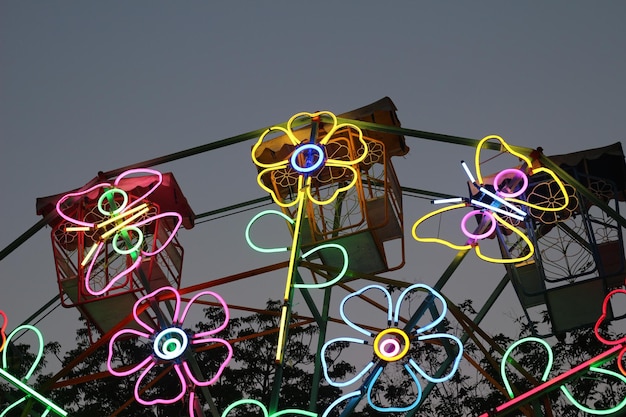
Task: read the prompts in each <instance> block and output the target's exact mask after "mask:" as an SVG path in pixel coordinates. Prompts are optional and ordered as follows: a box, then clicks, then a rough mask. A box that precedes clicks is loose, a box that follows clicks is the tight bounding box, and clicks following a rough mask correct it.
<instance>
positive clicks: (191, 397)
mask: <svg viewBox="0 0 626 417" xmlns="http://www.w3.org/2000/svg"><path fill="white" fill-rule="evenodd" d="M195 399H196V393H195V392H193V391H191V392H190V393H189V417H195V416H196V414H195V412H194V410H193V406H194V401H195Z"/></svg>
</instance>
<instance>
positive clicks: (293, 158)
mask: <svg viewBox="0 0 626 417" xmlns="http://www.w3.org/2000/svg"><path fill="white" fill-rule="evenodd" d="M307 149H310V150H312V151H315V152H317V154H318V158H317V161H315V163H314V164H313V165H311V166H305V167H301V166H300V165H298V155H299V154H300V153H301V152H303V151H306V150H307ZM306 159H307V163H308V162H309V161H308V158H306ZM289 162H290V163H291V167H292V168H293V169H295V170H296V171H298V172H299V173H301V174H308V173H310V172H313V171H315V170H316V169H318V168H319V167H321V166H322V164H323V163H324V149H323V148H322V147H321V146H319V145H316V144H314V143H305V144H303V145H300V146H298V148H296V150H295V151H294V152H293V154H291V158H289Z"/></svg>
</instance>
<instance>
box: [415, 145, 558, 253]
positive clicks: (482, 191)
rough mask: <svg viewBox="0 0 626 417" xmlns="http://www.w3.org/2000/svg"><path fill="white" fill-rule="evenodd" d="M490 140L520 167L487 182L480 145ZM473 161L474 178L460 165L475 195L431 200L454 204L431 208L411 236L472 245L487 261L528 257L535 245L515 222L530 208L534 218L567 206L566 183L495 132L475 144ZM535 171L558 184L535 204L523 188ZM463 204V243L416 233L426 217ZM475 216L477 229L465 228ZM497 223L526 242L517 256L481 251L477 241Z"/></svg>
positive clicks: (458, 246)
mask: <svg viewBox="0 0 626 417" xmlns="http://www.w3.org/2000/svg"><path fill="white" fill-rule="evenodd" d="M492 139H495V140H497V141H499V142H500V145H501V149H502V151H503V152H506V153H509V154H511V155H513V156H515V157H517V158H519V159H520V160H521V161H522V162H523V164H522V166H521V167H520V168H511V169H505V170H502V171H500V172H498V173H497V174H496V175H495V176H494V177H493V185H489V184H487V183H486V182H485V179H484V177H483V174H482V172H481V167H480V160H481V159H480V153H481V151H482V149H483V145H484V144H485V143H486V142H487V141H489V140H492ZM474 163H475V169H476V178H474V176H473V175H472V173H471V172H470V170H469V169H468V168H467V166H466V165H465V163H463V168H464V169H465V172H466V173H467V176H468V177H469V179H470V182H471V183H472V185H473V186H474V187H475V188H476V190H477V192H476V194H473V195H470V198H461V197H458V198H453V199H446V200H436V201H433V203H455V204H454V205H452V206H447V207H443V208H440V209H437V210H434V211H431V212H430V213H428V214H426V215H424V216H422V217H421V218H420V219H418V220H417V221H416V222H415V224H414V225H413V229H412V233H413V237H414V238H415V240H417V241H418V242H431V243H440V244H442V245H445V246H448V247H450V248H452V249H456V250H469V249H471V248H474V250H475V251H476V255H477V256H478V257H479V258H481V259H483V260H485V261H487V262H495V263H517V262H522V261H525V260H527V259H529V258H530V257H531V256H533V254H534V251H535V247H534V245H533V243H532V242H531V240H530V239H529V238H528V236H526V233H524V231H522V230H520V229H519V228H517V227H516V225H517V224H520V223H523V222H525V221H526V220H527V219H528V217H527V215H528V212H529V211H530V210H532V211H533V215H534V217H537V216H536V213H537V212H558V211H561V210H563V209H565V208H567V206H568V205H569V195H568V192H567V190H566V188H565V185H564V184H563V182H562V181H561V180H560V179H559V178H558V177H557V176H556V174H555V173H554V172H553V171H552V170H550V169H548V168H544V167H541V166H537V164H534V165H533V160H531V158H529V157H527V156H525V155H522V154H521V153H519V152H515V151H514V150H513V149H512V148H511V147H510V146H509V145H508V144H507V143H506V142H505V141H504V140H503V139H502V138H501V137H500V136H496V135H491V136H486V137H485V138H483V139H482V140H481V141H480V142H479V143H478V146H477V148H476V156H475V160H474ZM538 174H540V175H542V176H548V177H550V178H551V179H552V180H553V181H554V183H555V184H556V185H557V187H558V192H557V194H558V195H555V196H553V197H552V198H550V199H547V200H546V201H545V202H543V204H534V203H531V202H528V201H527V200H526V199H524V198H523V195H524V192H525V191H526V188H527V186H528V183H529V177H531V176H533V175H538ZM517 197H522V198H517ZM466 207H469V208H471V209H472V210H471V211H470V212H469V213H467V214H466V215H465V216H464V217H463V220H462V221H461V230H462V231H463V234H464V235H465V236H466V237H467V241H466V242H464V243H462V244H455V243H453V242H450V241H449V240H446V239H441V238H439V237H423V236H418V234H417V229H418V227H419V226H420V225H421V224H423V223H424V222H425V221H426V220H427V219H430V218H433V217H435V216H437V215H441V214H444V213H446V212H449V211H451V210H457V209H463V208H466ZM478 216H480V222H479V226H478V228H477V229H476V230H475V231H473V232H470V231H468V229H467V221H468V220H469V219H470V218H473V217H478ZM497 226H500V228H501V229H500V230H502V232H503V233H504V234H507V235H508V234H512V233H513V234H516V235H517V237H518V238H519V239H520V240H519V243H523V244H525V245H526V247H525V250H524V251H523V253H522V254H521V255H520V256H517V257H512V258H504V259H503V258H494V257H490V256H487V255H485V254H484V253H482V252H481V250H480V242H481V241H482V240H484V239H487V238H490V237H492V236H493V234H494V232H495V229H496V227H497Z"/></svg>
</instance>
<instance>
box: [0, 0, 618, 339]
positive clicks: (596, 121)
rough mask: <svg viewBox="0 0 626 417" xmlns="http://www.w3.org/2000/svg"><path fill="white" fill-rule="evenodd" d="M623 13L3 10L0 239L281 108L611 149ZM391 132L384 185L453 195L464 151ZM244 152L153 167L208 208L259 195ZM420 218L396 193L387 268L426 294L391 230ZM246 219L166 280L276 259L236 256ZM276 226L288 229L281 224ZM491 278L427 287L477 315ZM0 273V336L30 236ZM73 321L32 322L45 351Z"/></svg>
mask: <svg viewBox="0 0 626 417" xmlns="http://www.w3.org/2000/svg"><path fill="white" fill-rule="evenodd" d="M624 16H626V3H624V2H619V1H606V2H594V3H591V2H582V1H553V2H539V1H531V2H501V1H481V2H419V1H414V2H409V1H396V2H380V1H378V2H374V1H359V2H330V1H322V2H292V1H276V2H252V1H248V2H217V3H209V2H200V1H186V2H172V1H160V0H157V1H134V2H125V1H107V2H95V1H81V2H76V1H74V2H71V1H55V2H35V1H18V0H5V1H3V2H2V3H1V4H0V136H1V138H2V140H1V142H0V143H1V151H0V173H1V174H2V177H3V178H4V181H3V187H2V188H3V194H2V195H3V203H2V204H1V208H0V213H1V214H2V216H1V217H0V224H1V225H2V235H1V236H0V248H5V247H6V246H7V245H9V244H10V243H11V242H13V241H14V240H15V239H16V238H17V237H18V236H20V235H21V234H22V233H24V232H25V231H26V230H28V229H29V228H30V227H31V226H33V225H34V224H35V223H36V222H37V221H38V220H40V218H39V217H38V216H37V215H36V212H35V200H36V198H38V197H44V196H48V195H53V194H58V193H62V192H65V191H70V190H73V189H75V188H78V187H81V186H83V185H84V184H85V183H87V182H88V181H90V180H91V179H92V178H93V177H95V176H96V174H97V173H98V172H99V171H109V170H113V169H116V168H120V167H124V166H128V165H131V164H135V163H138V162H141V161H146V160H150V159H152V158H155V157H159V156H163V155H169V154H172V153H175V152H178V151H183V150H186V149H189V148H193V147H196V146H200V145H204V144H208V143H211V142H215V141H218V140H221V139H224V138H229V137H232V136H236V135H239V134H242V133H245V132H249V131H253V130H256V129H260V128H263V127H266V126H270V125H274V124H278V123H282V122H285V121H286V120H287V119H289V118H290V117H291V116H292V115H293V114H295V113H298V112H301V111H310V112H312V111H317V110H329V111H333V112H335V113H343V112H347V111H349V110H352V109H355V108H358V107H361V106H364V105H367V104H370V103H372V102H374V101H377V100H378V99H381V98H383V97H385V96H388V97H390V98H391V99H392V100H393V102H394V103H395V105H396V106H397V108H398V112H397V114H398V118H399V119H400V121H401V123H402V126H403V127H406V128H409V129H416V130H422V131H428V132H436V133H442V134H447V135H455V136H461V137H466V138H473V139H481V138H483V137H484V136H486V135H490V134H497V135H500V136H502V137H503V138H504V139H505V140H506V141H507V142H508V143H510V144H513V145H518V146H524V147H528V148H537V147H542V148H543V149H544V152H545V154H546V155H556V154H564V153H568V152H574V151H580V150H585V149H589V148H596V147H600V146H606V145H610V144H613V143H615V142H621V141H623V139H624V137H625V135H626V117H625V114H626V98H625V97H626V82H625V81H624V76H625V75H624V74H626V53H625V51H626V26H625V25H624ZM406 141H407V144H408V146H409V148H410V151H409V153H408V154H407V155H406V156H404V157H398V158H395V159H394V160H393V163H394V165H395V167H396V169H397V171H398V175H399V179H400V183H401V184H402V185H404V186H407V187H412V188H419V189H426V190H432V191H438V192H441V193H448V194H453V195H465V193H466V189H467V188H466V187H467V185H466V179H467V178H466V177H465V176H464V174H463V173H462V171H461V170H460V168H459V161H460V160H464V159H465V160H472V159H473V157H474V149H472V148H470V147H464V146H458V145H450V144H443V143H438V142H433V141H428V140H422V139H417V138H412V137H407V138H406ZM253 144H254V141H249V142H245V143H241V144H238V145H234V146H229V147H225V148H221V149H219V150H215V151H211V152H207V153H203V154H200V155H196V156H193V157H190V158H185V159H181V160H178V161H176V162H171V163H168V164H164V165H160V166H156V167H154V168H155V169H159V170H161V171H163V172H173V173H174V175H175V177H176V179H177V181H178V183H179V185H180V187H181V189H182V191H183V192H184V193H185V196H186V197H187V199H188V201H189V203H190V204H191V206H192V208H193V210H194V211H195V212H196V213H204V212H207V211H211V210H217V209H220V208H223V207H226V206H229V205H232V204H237V203H240V202H243V201H248V200H252V199H255V198H259V197H263V196H264V195H265V193H264V192H263V191H262V190H261V189H260V188H259V187H258V185H257V183H256V180H255V176H256V169H255V167H254V165H253V163H252V161H251V158H250V148H251V146H252V145H253ZM275 208H276V207H275ZM259 210H260V209H259ZM259 210H257V211H256V212H258V211H259ZM429 210H431V206H430V203H429V201H427V200H422V199H417V198H414V197H406V198H405V212H404V218H405V232H406V236H407V238H406V241H405V246H406V256H407V264H406V266H405V267H404V268H403V269H402V270H400V271H397V272H394V273H393V274H392V275H390V276H391V277H393V278H395V279H402V280H405V281H408V282H411V283H413V282H423V283H426V284H430V285H432V284H434V282H435V281H436V280H437V279H438V278H439V276H440V275H441V273H442V272H443V271H444V270H445V269H446V267H447V266H448V265H449V263H450V262H451V261H452V259H453V257H454V255H455V254H456V252H455V251H453V250H451V249H449V248H445V247H442V246H438V245H429V244H424V243H418V242H416V241H415V240H413V239H412V238H411V235H410V228H411V225H412V224H413V223H414V222H415V220H417V219H418V218H419V217H421V216H422V215H424V214H425V213H426V212H427V211H429ZM256 212H255V211H247V212H243V213H240V214H237V215H232V216H229V217H226V218H223V219H216V220H213V221H209V222H205V223H199V224H197V225H196V227H194V228H193V229H191V230H181V232H180V233H179V239H180V241H181V243H182V244H183V246H184V247H185V264H184V268H183V286H188V285H193V284H197V283H201V282H205V281H207V280H212V279H215V278H219V277H222V276H225V275H228V274H233V273H237V272H242V271H245V270H248V269H252V268H257V267H261V266H264V265H268V264H271V263H274V262H279V261H282V260H285V259H284V256H283V255H278V254H273V255H267V254H259V253H256V252H253V251H252V250H251V249H250V248H249V247H248V246H247V245H246V243H245V239H244V228H245V224H246V223H247V222H248V220H249V219H250V218H252V217H253V215H254V214H255V213H256ZM279 233H285V236H286V239H288V238H289V237H288V233H287V230H286V229H285V230H281V231H280V232H279ZM504 273H505V270H504V268H503V267H502V266H500V265H492V264H485V263H484V262H482V261H480V260H478V259H477V258H476V257H475V256H474V255H473V254H470V255H468V257H467V258H466V260H465V261H464V262H463V265H462V266H461V267H460V268H459V270H457V271H456V272H455V274H454V275H453V277H452V278H451V280H450V282H449V283H448V284H447V286H446V287H445V288H444V290H443V291H442V292H443V293H444V294H445V295H446V296H448V297H449V298H450V299H451V300H452V301H455V302H462V301H463V300H464V299H466V298H474V299H475V303H476V305H477V306H480V305H481V304H482V302H483V301H484V300H485V299H486V297H487V296H488V295H489V293H491V291H492V290H493V288H494V287H495V285H496V284H497V282H499V280H500V279H501V278H502V276H503V275H504ZM0 277H1V280H2V281H1V282H2V289H1V290H0V310H4V311H5V312H6V314H7V316H8V317H9V323H10V325H9V328H13V327H14V326H16V325H17V324H19V323H21V322H22V321H24V320H25V319H26V318H27V317H29V316H30V315H31V314H33V313H34V312H35V311H37V310H38V309H39V308H40V307H42V306H43V305H44V304H45V303H46V302H47V301H49V300H50V299H51V298H52V297H53V296H54V295H55V294H56V293H57V292H58V289H57V283H56V275H55V270H54V262H53V256H52V247H51V243H50V229H49V228H45V229H43V230H41V231H39V232H38V233H37V234H35V235H34V236H33V237H32V238H31V239H29V240H28V241H27V242H26V243H25V244H23V245H21V246H20V247H19V248H18V249H16V250H15V251H13V252H12V253H11V254H9V255H8V256H7V257H6V258H5V259H2V260H1V262H0ZM283 281H284V278H283V277H278V279H277V282H283ZM261 288H262V289H264V291H266V292H258V291H257V289H261ZM281 294H282V288H281V287H280V284H279V285H278V286H276V287H275V288H274V287H272V286H271V285H267V283H265V282H258V280H257V281H256V282H255V281H253V280H250V282H247V283H246V285H245V286H243V285H242V286H239V287H233V288H225V289H224V294H223V295H224V297H225V298H226V301H227V302H232V303H234V304H246V305H250V306H254V307H263V305H264V303H265V301H266V300H267V298H269V297H274V298H279V297H280V295H281ZM299 308H300V309H302V308H304V305H303V304H302V305H301V306H300V307H296V310H298V309H299ZM332 314H333V315H336V314H337V311H336V310H335V311H334V312H332ZM521 314H522V309H521V307H520V306H519V302H518V301H517V299H516V297H515V295H514V292H513V290H512V289H511V287H510V286H509V287H507V289H506V290H505V292H504V293H503V295H502V296H501V297H500V299H499V300H498V302H497V303H496V304H495V305H494V308H493V309H492V311H491V312H490V314H489V315H488V317H487V318H486V320H485V323H484V328H485V329H487V330H488V331H489V332H492V333H495V332H498V331H512V332H513V333H514V332H515V330H514V328H515V325H514V324H513V320H512V319H513V318H515V317H519V316H520V315H521ZM78 315H79V314H78V312H77V311H76V310H73V309H62V308H58V309H56V310H54V311H53V312H52V313H51V314H49V315H48V316H47V317H46V318H44V319H43V320H42V321H41V322H40V323H39V324H38V326H39V327H40V328H41V329H42V330H43V332H44V336H45V338H46V341H50V340H57V341H60V342H61V344H62V346H65V347H67V348H72V347H73V346H74V334H75V330H76V328H77V327H78V326H80V323H79V322H78ZM511 329H513V330H511Z"/></svg>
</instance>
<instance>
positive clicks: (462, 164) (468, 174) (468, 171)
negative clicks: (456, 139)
mask: <svg viewBox="0 0 626 417" xmlns="http://www.w3.org/2000/svg"><path fill="white" fill-rule="evenodd" d="M461 166H462V167H463V169H464V170H465V173H466V174H467V177H468V178H469V180H470V182H472V183H474V184H475V183H476V178H474V175H472V173H471V172H470V170H469V168H468V166H467V164H466V163H465V161H461Z"/></svg>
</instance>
